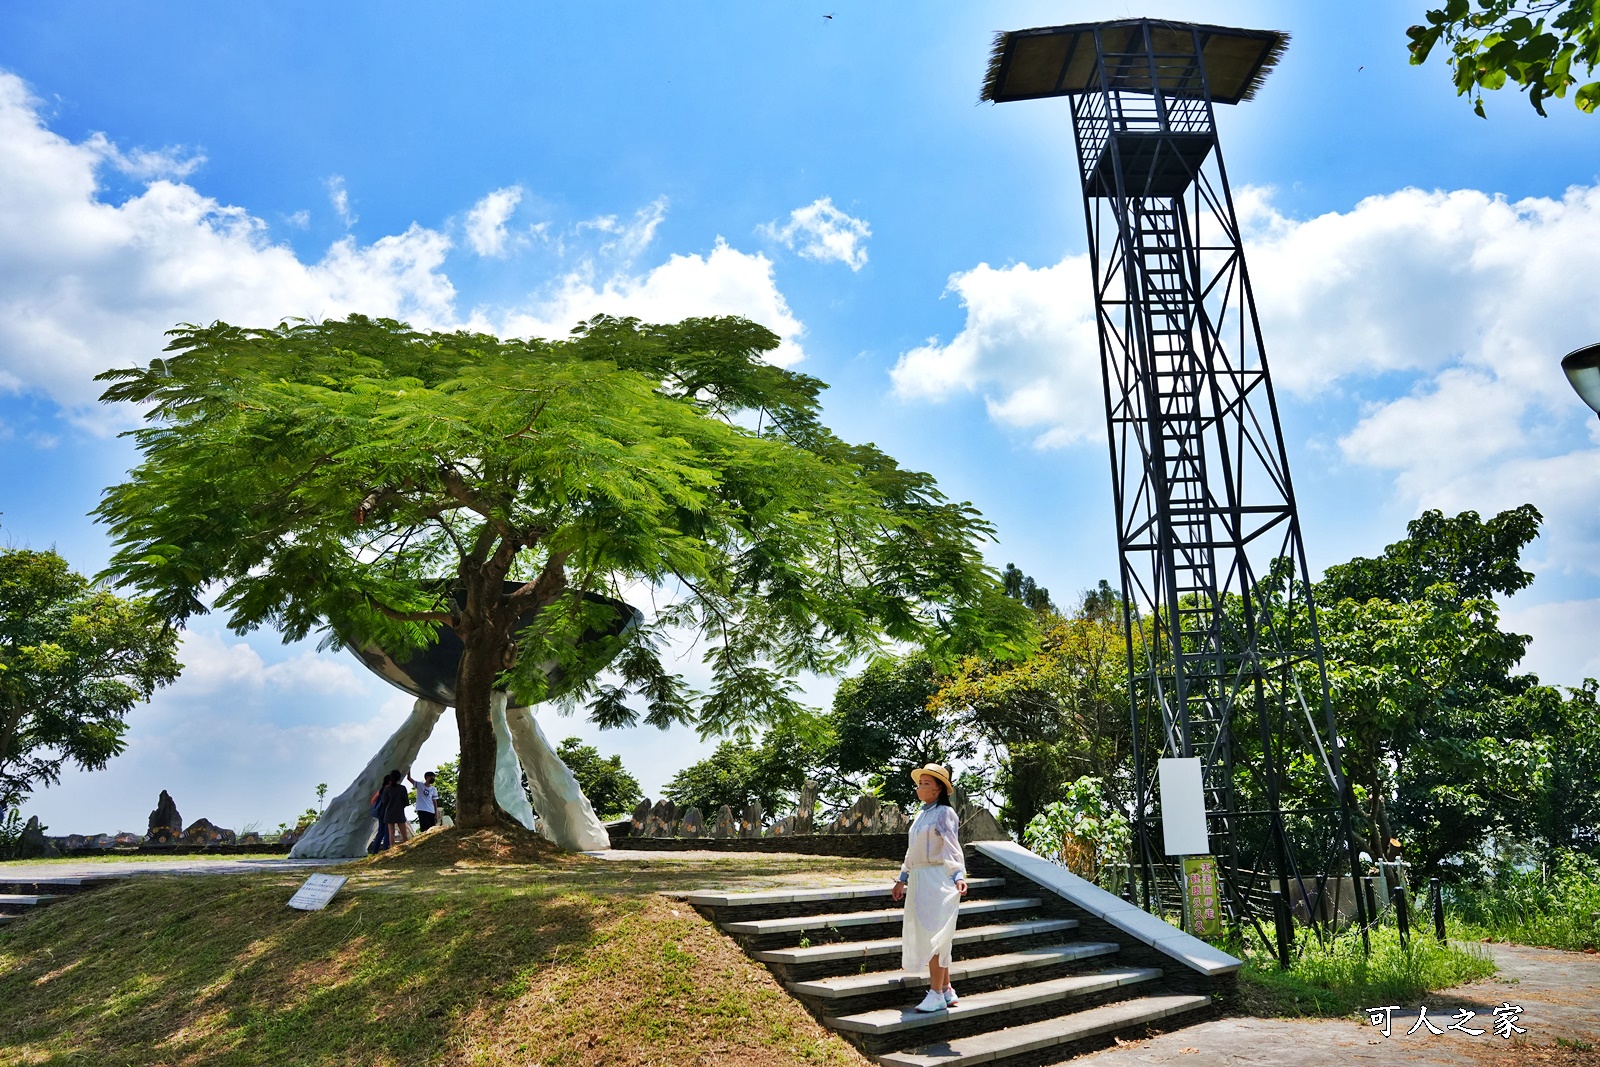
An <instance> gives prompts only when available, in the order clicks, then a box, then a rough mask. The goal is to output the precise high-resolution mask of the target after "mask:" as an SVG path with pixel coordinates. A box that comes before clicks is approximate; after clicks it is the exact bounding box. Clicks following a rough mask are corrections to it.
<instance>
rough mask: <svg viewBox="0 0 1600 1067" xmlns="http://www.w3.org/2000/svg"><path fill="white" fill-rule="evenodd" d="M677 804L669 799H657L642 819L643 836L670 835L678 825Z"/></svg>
mask: <svg viewBox="0 0 1600 1067" xmlns="http://www.w3.org/2000/svg"><path fill="white" fill-rule="evenodd" d="M677 815H678V809H677V805H675V804H673V803H672V801H670V800H658V801H656V806H655V807H653V808H651V809H650V815H649V817H648V818H646V819H645V821H644V836H646V837H671V836H672V835H673V832H674V831H675V830H676V829H677V827H678V819H677Z"/></svg>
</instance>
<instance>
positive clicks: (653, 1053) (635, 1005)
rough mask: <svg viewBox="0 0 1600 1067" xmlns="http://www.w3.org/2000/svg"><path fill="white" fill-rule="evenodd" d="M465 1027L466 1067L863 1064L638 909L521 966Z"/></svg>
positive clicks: (754, 971) (695, 937)
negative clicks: (557, 953)
mask: <svg viewBox="0 0 1600 1067" xmlns="http://www.w3.org/2000/svg"><path fill="white" fill-rule="evenodd" d="M513 986H514V988H513V990H512V992H513V993H514V994H515V995H514V996H513V997H511V998H509V999H508V1000H507V1001H505V1002H503V1003H500V1004H497V1005H493V1006H486V1007H485V1008H483V1009H480V1010H479V1011H477V1012H474V1013H473V1014H471V1015H469V1016H468V1017H467V1018H466V1019H465V1020H464V1022H465V1026H464V1027H463V1038H462V1040H461V1042H460V1044H459V1045H458V1047H457V1049H456V1050H455V1052H454V1054H453V1055H452V1056H451V1057H450V1058H449V1059H448V1060H447V1061H446V1062H449V1063H452V1064H470V1065H473V1067H501V1065H511V1064H516V1065H519V1067H520V1065H524V1064H528V1063H530V1062H538V1063H539V1064H541V1065H543V1067H561V1065H565V1064H595V1065H606V1067H624V1065H628V1067H632V1065H644V1064H660V1065H664V1067H665V1065H674V1067H676V1065H680V1064H681V1065H683V1067H689V1065H694V1064H730V1065H731V1064H741V1065H744V1064H750V1065H769V1064H771V1065H777V1064H796V1063H816V1064H865V1063H866V1062H867V1061H866V1060H865V1059H864V1058H862V1057H861V1055H860V1054H859V1053H857V1052H856V1051H855V1050H854V1049H852V1048H850V1047H849V1046H848V1045H846V1044H845V1043H844V1042H843V1041H841V1040H840V1039H839V1038H838V1037H836V1036H834V1035H832V1034H830V1033H829V1032H828V1031H827V1030H825V1029H824V1028H823V1027H822V1026H821V1025H820V1024H819V1023H817V1022H816V1020H814V1019H812V1018H811V1016H810V1015H808V1014H807V1013H806V1012H805V1010H804V1009H803V1008H801V1007H800V1005H799V1004H798V1003H797V1002H796V1001H795V1000H794V999H793V998H791V997H790V996H788V994H787V993H785V992H784V991H783V989H782V988H781V987H780V986H779V985H778V983H777V982H776V981H775V980H774V979H773V978H772V976H771V975H770V974H768V973H767V971H766V969H765V968H763V967H760V966H759V965H757V964H755V963H752V962H751V961H750V959H749V958H748V957H747V956H745V955H744V953H742V952H741V951H739V949H738V948H737V946H735V945H734V943H733V942H732V941H731V940H730V939H728V938H726V937H723V936H722V935H721V934H719V933H717V932H716V930H715V929H714V928H713V927H712V926H711V925H710V924H709V923H707V922H705V921H704V920H702V919H701V918H700V917H699V916H698V915H697V914H696V913H695V912H694V910H693V909H692V908H689V907H687V906H686V905H683V904H677V903H674V902H671V901H667V900H663V899H661V898H659V897H655V898H651V899H647V900H644V901H641V902H640V903H639V906H638V907H637V908H635V909H633V910H631V911H630V912H628V913H626V914H623V915H621V916H619V917H617V918H616V919H615V920H614V921H612V922H611V923H609V924H607V926H606V927H605V929H603V930H602V931H600V933H599V936H597V937H596V938H594V939H593V940H592V941H591V942H590V944H589V945H588V946H586V948H585V950H584V951H583V952H582V953H580V954H576V955H573V956H569V957H567V958H560V957H553V958H551V959H549V960H546V961H543V962H542V963H539V964H535V965H532V966H530V967H528V968H527V969H525V970H524V971H523V972H522V973H521V974H519V975H518V977H517V979H516V980H515V982H514V983H513Z"/></svg>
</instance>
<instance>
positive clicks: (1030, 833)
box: [1022, 778, 1133, 892]
mask: <svg viewBox="0 0 1600 1067" xmlns="http://www.w3.org/2000/svg"><path fill="white" fill-rule="evenodd" d="M1022 841H1023V844H1025V845H1027V846H1028V847H1029V848H1031V849H1033V851H1035V852H1037V853H1038V854H1039V855H1041V856H1043V857H1044V858H1045V859H1048V860H1053V861H1054V862H1056V863H1059V864H1061V865H1062V866H1063V867H1066V868H1068V869H1069V870H1071V871H1072V873H1074V874H1076V875H1078V876H1079V877H1080V878H1086V879H1088V880H1089V881H1091V882H1100V881H1102V880H1105V881H1106V882H1107V883H1108V884H1106V886H1105V888H1107V889H1109V890H1111V891H1112V892H1116V891H1117V890H1118V889H1119V888H1120V871H1121V868H1120V866H1117V865H1119V864H1122V863H1125V862H1127V861H1128V859H1129V855H1130V852H1129V850H1130V849H1131V848H1132V846H1133V829H1132V826H1131V824H1130V823H1129V822H1128V819H1127V816H1125V815H1123V814H1122V813H1121V812H1120V811H1118V810H1117V809H1116V808H1114V807H1113V806H1112V805H1111V804H1110V802H1108V801H1107V799H1106V793H1105V783H1104V782H1103V781H1101V780H1100V779H1099V778H1079V779H1078V780H1077V781H1075V782H1073V783H1072V784H1071V785H1070V786H1068V787H1067V790H1066V795H1065V796H1064V797H1063V798H1062V799H1060V800H1056V801H1052V802H1051V803H1050V804H1049V805H1048V806H1046V807H1045V809H1044V810H1043V811H1041V812H1039V814H1037V815H1035V816H1034V817H1033V818H1032V819H1030V820H1029V821H1028V825H1027V826H1026V827H1025V828H1024V829H1023V831H1022ZM1108 876H1109V877H1108Z"/></svg>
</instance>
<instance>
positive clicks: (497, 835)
mask: <svg viewBox="0 0 1600 1067" xmlns="http://www.w3.org/2000/svg"><path fill="white" fill-rule="evenodd" d="M584 859H585V857H583V856H579V855H575V854H573V853H571V852H565V851H563V850H561V849H559V848H557V847H556V846H554V845H552V844H551V843H550V842H548V841H546V840H545V839H544V838H542V837H540V836H539V835H538V834H536V833H534V832H533V831H532V830H528V829H525V828H524V827H521V826H491V827H487V828H484V829H481V830H472V831H466V830H462V829H459V828H458V827H454V826H451V827H446V828H445V829H442V830H429V831H428V832H427V833H425V834H414V835H413V836H412V837H411V839H410V840H409V841H404V842H402V843H400V844H398V845H392V846H390V847H389V848H388V849H385V850H384V851H382V852H380V853H378V854H377V855H375V856H372V857H370V858H368V859H364V860H358V861H357V862H356V863H354V864H351V865H350V866H352V867H356V868H363V867H376V868H392V869H395V870H427V869H429V868H434V867H455V866H476V867H485V866H488V867H505V866H530V865H531V866H540V867H562V866H567V865H568V864H571V863H581V862H583V860H584Z"/></svg>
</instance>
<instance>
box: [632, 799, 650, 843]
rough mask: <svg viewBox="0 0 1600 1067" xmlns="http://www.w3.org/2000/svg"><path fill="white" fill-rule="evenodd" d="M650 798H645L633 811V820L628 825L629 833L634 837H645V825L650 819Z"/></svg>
mask: <svg viewBox="0 0 1600 1067" xmlns="http://www.w3.org/2000/svg"><path fill="white" fill-rule="evenodd" d="M650 806H651V805H650V798H649V797H645V798H644V799H643V800H641V801H639V806H638V807H637V808H634V809H633V819H632V820H631V821H630V822H629V824H628V833H629V835H630V836H633V837H644V836H645V832H644V823H645V820H646V819H648V818H650Z"/></svg>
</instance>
